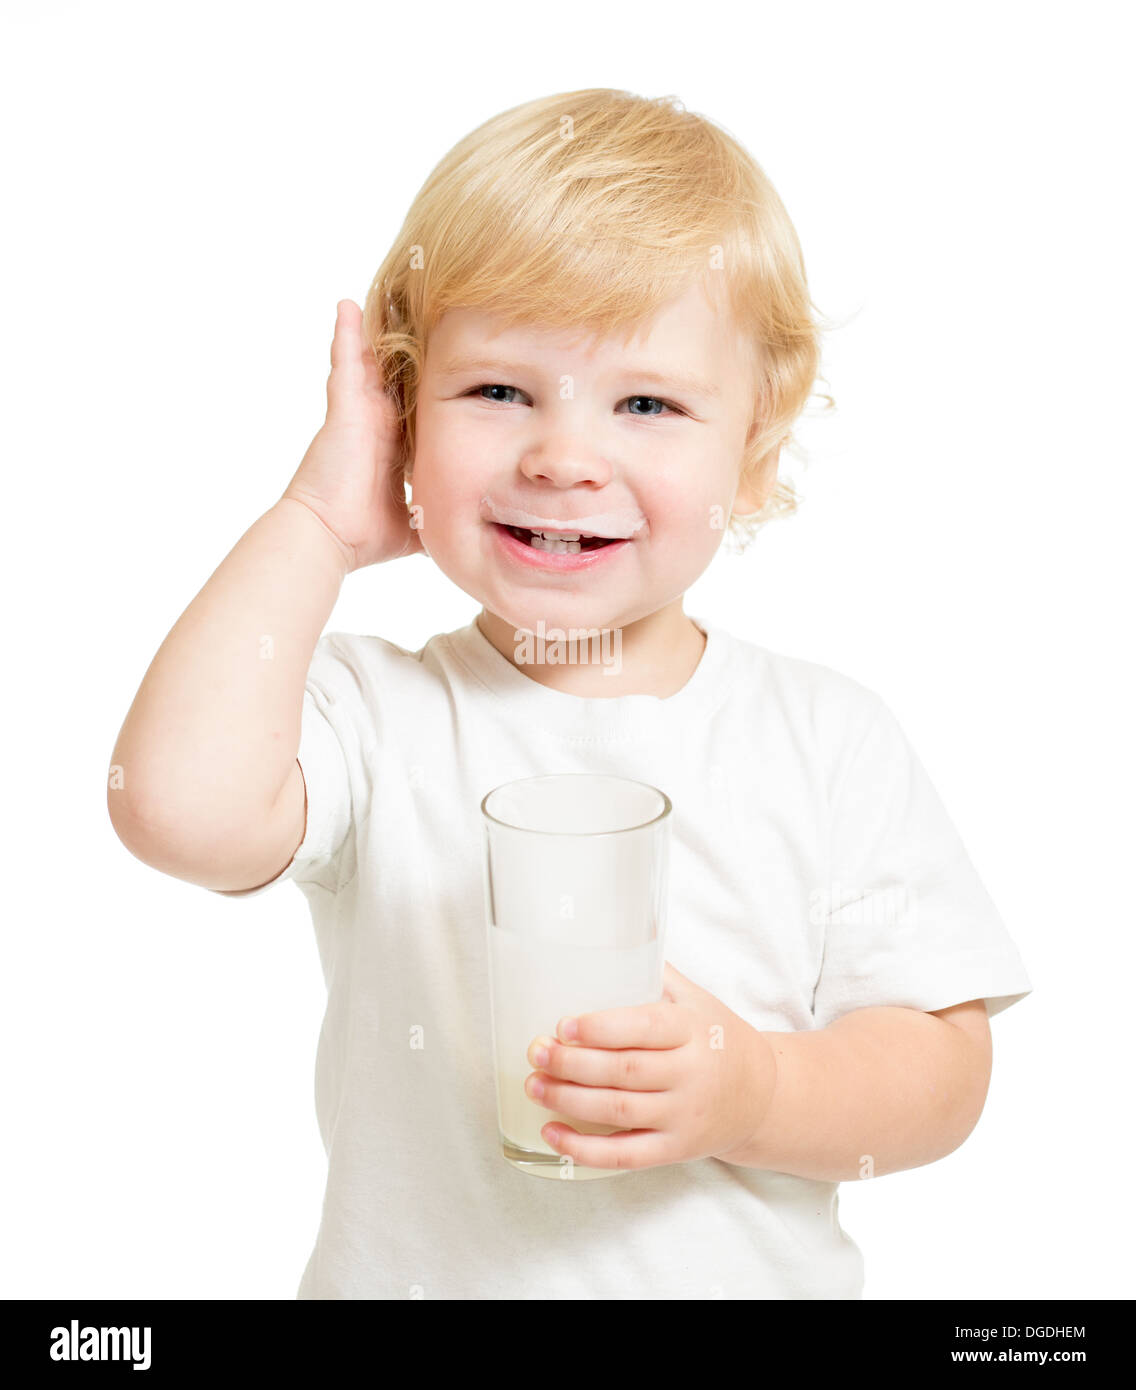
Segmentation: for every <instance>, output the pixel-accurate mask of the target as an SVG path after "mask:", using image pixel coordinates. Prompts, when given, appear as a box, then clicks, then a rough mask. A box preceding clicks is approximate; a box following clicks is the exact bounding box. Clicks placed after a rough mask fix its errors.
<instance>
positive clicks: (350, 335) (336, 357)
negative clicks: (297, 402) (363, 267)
mask: <svg viewBox="0 0 1136 1390" xmlns="http://www.w3.org/2000/svg"><path fill="white" fill-rule="evenodd" d="M362 337H363V311H362V310H361V309H360V308H359V306H358V304H356V303H355V302H354V300H351V299H341V300H340V301H339V303H338V304H337V305H336V306H335V334H334V336H333V338H332V340H331V374H330V376H329V377H328V379H327V413H328V415H331V414H332V413H333V412H334V411H336V410H339V409H342V408H343V407H344V406H345V405H348V404H349V403H350V401H351V400H352V399H353V398H355V397H357V396H358V395H359V393H360V392H361V391H362V389H363V381H364V369H363V343H362Z"/></svg>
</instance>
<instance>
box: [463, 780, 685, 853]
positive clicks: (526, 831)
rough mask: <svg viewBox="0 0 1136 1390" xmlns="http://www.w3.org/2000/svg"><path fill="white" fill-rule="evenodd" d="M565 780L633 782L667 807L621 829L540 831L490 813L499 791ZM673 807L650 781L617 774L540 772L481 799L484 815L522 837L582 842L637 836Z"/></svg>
mask: <svg viewBox="0 0 1136 1390" xmlns="http://www.w3.org/2000/svg"><path fill="white" fill-rule="evenodd" d="M565 777H590V778H592V780H593V781H600V780H602V781H607V782H629V783H630V784H631V785H632V786H634V787H644V788H646V790H647V791H650V792H654V793H655V795H656V796H658V797H661V798H662V802H663V806H662V810H660V811H659V813H658V815H656V816H652V817H651V819H650V820H645V821H640V822H639V824H638V825H625V826H623V828H622V829H620V830H537V829H535V828H533V827H532V826H528V825H513V824H512V823H511V822H510V821H507V820H501V819H500V818H499V817H497V816H495V815H494V814H493V813H492V811H488V810H486V802H487V801H488V800H489V798H490V797H491V796H493V795H494V794H495V793H496V792H499V791H503V790H504V789H505V788H506V787H517V786H520V785H522V784H523V783H525V782H551V781H560V780H562V779H563V778H565ZM672 809H673V807H672V805H671V799H670V797H669V796H668V795H667V794H666V792H664V791H660V790H659V788H658V787H653V786H652V785H651V783H650V782H640V781H638V779H636V778H634V777H620V776H619V774H618V773H615V772H538V773H537V774H536V775H535V776H534V777H515V778H513V779H512V780H511V781H508V782H501V783H500V784H499V785H498V786H496V787H493V788H492V790H490V791H487V792H486V793H485V795H484V796H483V797H482V798H481V814H482V816H483V817H484V818H485V819H486V820H487V821H491V822H492V823H493V824H494V825H499V826H500V827H501V828H502V829H503V830H515V831H516V832H517V833H518V834H520V835H560V836H566V835H567V836H572V837H573V838H577V839H582V838H583V837H584V836H587V835H633V834H635V832H636V831H638V830H648V829H650V827H651V826H652V825H657V824H658V823H659V822H660V821H662V820H665V819H666V818H667V816H669V815H670V813H671V811H672Z"/></svg>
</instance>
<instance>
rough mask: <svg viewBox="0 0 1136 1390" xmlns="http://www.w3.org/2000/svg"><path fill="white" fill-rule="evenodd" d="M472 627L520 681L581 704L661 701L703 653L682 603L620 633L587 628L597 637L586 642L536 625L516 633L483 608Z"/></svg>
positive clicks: (674, 690)
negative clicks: (632, 698)
mask: <svg viewBox="0 0 1136 1390" xmlns="http://www.w3.org/2000/svg"><path fill="white" fill-rule="evenodd" d="M476 621H477V626H478V628H479V629H480V631H481V633H482V635H483V636H484V637H485V638H486V639H487V641H489V642H490V643H491V644H492V645H493V646H494V647H495V648H496V649H497V651H499V652H500V653H501V655H502V656H503V657H505V658H506V660H508V661H510V662H512V664H513V665H514V666H515V667H516V668H517V670H518V671H520V672H521V673H522V675H525V676H527V677H528V678H529V679H530V680H534V681H536V682H537V684H538V685H544V686H547V687H548V688H549V689H550V690H558V691H560V692H561V693H562V694H565V695H578V696H581V697H584V698H587V699H601V700H602V699H610V698H613V697H615V696H618V695H655V696H657V697H658V698H660V699H666V698H667V697H668V696H671V695H674V694H677V692H678V691H680V690H681V689H682V688H683V686H684V685H686V683H687V681H689V680H690V678H691V676H692V675H693V674H694V672H695V669H696V668H697V666H698V663H699V661H700V660H701V659H702V653H703V651H704V650H705V647H706V638H705V636H704V635H703V633H702V631H701V630H700V629H699V628H698V627H696V626H695V624H694V623H693V622H692V620H691V619H690V618H689V617H688V616H687V615H686V614H685V613H684V612H683V611H682V600H681V599H677V600H676V601H675V602H674V603H673V604H669V605H668V606H667V607H666V608H661V609H659V611H658V612H657V613H651V614H649V615H648V616H647V617H645V618H639V619H638V620H636V621H635V622H633V623H628V624H627V625H626V626H625V627H615V628H600V629H590V630H591V631H592V632H594V633H596V634H597V635H596V636H594V637H593V638H592V639H590V640H589V639H588V638H586V637H584V638H577V639H575V640H572V641H569V640H568V639H567V637H566V636H565V637H564V638H563V640H557V639H558V637H559V635H560V634H561V633H564V632H565V631H566V630H565V629H557V628H555V627H553V626H552V625H551V624H546V625H544V626H543V627H542V626H541V625H540V624H539V623H538V624H537V626H536V627H533V628H522V627H516V626H514V624H512V623H510V622H507V621H506V620H505V619H504V618H501V617H499V616H498V615H497V614H495V613H491V612H489V610H488V609H486V608H483V609H482V610H481V612H480V613H479V614H478V615H477V619H476ZM580 630H581V629H578V628H576V629H568V631H573V632H579V631H580ZM542 638H543V641H542V640H541V639H542Z"/></svg>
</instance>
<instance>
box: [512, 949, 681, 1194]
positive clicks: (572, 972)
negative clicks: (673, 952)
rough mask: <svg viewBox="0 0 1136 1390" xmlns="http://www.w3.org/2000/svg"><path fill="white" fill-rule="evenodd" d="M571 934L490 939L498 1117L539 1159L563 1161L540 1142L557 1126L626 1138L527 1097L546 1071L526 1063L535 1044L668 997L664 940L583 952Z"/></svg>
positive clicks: (521, 1145)
mask: <svg viewBox="0 0 1136 1390" xmlns="http://www.w3.org/2000/svg"><path fill="white" fill-rule="evenodd" d="M570 931H571V927H566V928H564V929H563V930H562V931H560V932H556V931H551V932H550V931H526V932H516V931H510V930H507V929H505V928H502V927H491V928H490V931H489V939H490V972H489V976H490V988H491V1002H492V1012H493V1035H494V1046H495V1051H496V1058H495V1060H496V1067H497V1117H498V1121H499V1123H500V1126H501V1133H502V1134H503V1135H504V1137H505V1138H506V1139H508V1140H510V1141H511V1142H512V1143H513V1144H515V1145H516V1146H517V1147H518V1148H521V1149H527V1150H529V1151H530V1152H535V1153H539V1154H553V1155H555V1153H556V1151H555V1149H551V1148H549V1146H548V1145H547V1144H546V1143H545V1142H544V1140H543V1139H542V1138H541V1135H540V1131H541V1127H542V1126H543V1125H546V1124H548V1123H549V1121H550V1120H562V1121H564V1123H565V1124H569V1125H571V1126H572V1128H573V1129H576V1130H579V1131H580V1133H581V1134H616V1133H618V1132H619V1130H618V1129H617V1127H615V1126H612V1125H599V1124H592V1123H590V1122H589V1121H586V1120H580V1119H578V1118H576V1117H574V1116H571V1115H561V1114H558V1113H556V1112H555V1111H552V1110H549V1109H546V1108H545V1106H543V1105H541V1104H540V1103H539V1102H537V1101H535V1100H531V1099H530V1098H529V1096H528V1095H526V1093H525V1086H524V1083H525V1078H526V1077H527V1076H528V1075H529V1074H530V1073H532V1072H534V1071H539V1070H540V1068H539V1067H534V1066H533V1065H532V1064H531V1063H530V1062H529V1060H528V1057H527V1056H526V1053H527V1052H528V1049H529V1045H530V1043H531V1042H532V1040H533V1039H534V1038H535V1037H537V1036H539V1035H540V1034H545V1035H546V1036H548V1037H550V1038H555V1037H556V1025H557V1024H558V1023H559V1021H560V1020H561V1019H562V1018H565V1017H575V1016H577V1015H579V1014H583V1013H592V1012H594V1011H596V1010H598V1009H614V1008H620V1007H622V1006H624V1005H633V1004H650V1003H654V1002H656V1001H657V1000H659V999H661V998H662V996H663V961H662V952H661V950H660V942H659V941H658V940H655V941H653V942H649V943H647V944H646V945H643V946H631V947H628V946H602V947H596V946H576V945H573V944H571V941H570V939H568V933H570ZM611 1171H618V1170H611Z"/></svg>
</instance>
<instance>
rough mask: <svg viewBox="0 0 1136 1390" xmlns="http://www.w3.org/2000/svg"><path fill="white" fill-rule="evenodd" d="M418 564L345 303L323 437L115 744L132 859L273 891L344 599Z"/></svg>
mask: <svg viewBox="0 0 1136 1390" xmlns="http://www.w3.org/2000/svg"><path fill="white" fill-rule="evenodd" d="M422 550H423V546H422V543H421V540H420V538H419V536H418V533H417V530H416V529H414V528H413V526H412V523H411V517H410V513H409V511H408V510H407V506H406V495H405V490H404V482H403V458H402V448H401V440H400V434H399V428H398V421H397V411H396V404H395V402H394V400H393V399H392V398H391V397H390V396H388V395H387V393H386V390H385V389H384V387H383V384H382V381H381V380H380V378H379V372H378V367H377V363H376V359H375V356H374V353H373V352H372V350H371V348H370V346H369V345H368V344H367V343H366V342H365V341H364V336H363V331H362V314H361V312H360V309H359V306H358V305H357V304H355V303H354V302H353V301H352V300H349V299H344V300H340V302H339V304H338V305H337V306H336V320H335V334H334V337H333V339H332V344H331V373H330V375H329V376H328V381H327V418H326V419H325V421H324V424H323V426H322V428H321V429H320V430H319V432H318V433H317V434H316V437H315V438H314V439H313V440H312V442H311V445H310V446H309V448H308V451H307V453H306V454H305V455H304V458H303V461H302V463H301V464H300V467H299V469H298V470H297V471H296V473H295V475H294V477H293V478H292V481H291V482H290V483H289V485H288V487H287V488H286V489H285V492H284V495H283V497H281V498H280V500H279V501H278V502H277V503H276V505H275V506H274V507H272V508H271V510H269V511H267V512H265V514H264V515H263V516H262V517H261V518H260V519H259V520H258V521H256V522H255V523H254V524H253V525H252V526H250V527H249V529H248V530H247V531H246V532H245V534H244V535H243V536H242V537H241V539H240V540H239V541H238V542H237V544H236V545H235V546H234V547H233V549H232V550H231V551H230V553H229V554H228V555H227V556H226V557H225V559H224V560H223V561H222V562H221V564H220V565H219V566H218V567H217V569H216V570H215V571H214V573H213V575H212V577H211V578H210V580H209V582H208V583H207V584H206V585H205V587H204V588H203V589H202V590H201V592H200V593H199V594H198V595H197V597H196V598H195V599H194V600H193V602H192V603H191V604H190V605H189V607H188V608H187V609H186V610H185V612H184V613H183V614H182V615H181V617H180V618H179V619H178V621H177V623H176V624H175V625H174V627H173V628H172V629H171V631H170V632H169V634H168V635H167V637H166V640H165V641H164V642H163V643H162V645H161V647H160V648H159V649H158V653H157V655H156V656H155V657H154V660H153V661H152V662H151V664H150V669H149V670H148V671H147V672H146V676H145V678H144V680H143V681H142V685H141V687H140V689H139V691H138V694H137V695H136V696H135V697H134V703H133V704H132V705H131V707H130V710H129V712H128V714H127V716H126V721H125V723H124V724H123V726H122V729H121V731H120V733H119V735H118V742H117V743H116V745H115V749H114V753H113V754H112V757H111V764H112V766H111V776H110V779H109V782H108V787H107V807H108V809H109V811H110V817H111V821H112V823H113V825H114V828H115V831H116V833H117V834H118V837H119V839H120V840H122V842H123V844H125V845H126V847H127V849H129V850H130V851H131V853H132V854H134V855H136V856H137V857H138V858H139V859H142V860H144V861H145V862H146V863H148V864H151V865H152V866H153V867H154V868H156V869H160V870H162V872H163V873H168V874H172V875H173V876H174V877H176V878H183V879H188V880H189V881H190V882H192V883H199V884H201V885H202V886H204V887H206V888H215V889H220V890H222V891H226V890H232V889H240V888H249V887H259V886H260V884H262V883H267V882H268V881H269V880H270V879H273V878H275V877H276V875H277V874H278V873H279V872H280V871H281V870H282V869H283V868H284V867H285V866H286V865H287V864H288V862H289V861H290V860H291V858H292V856H293V855H294V854H295V852H296V850H297V849H298V848H299V844H300V840H301V838H302V836H303V832H304V809H305V796H304V792H305V788H304V780H303V777H302V775H301V770H300V766H299V764H298V762H297V753H298V750H299V744H300V732H301V720H302V716H303V702H304V685H305V682H306V680H307V674H308V669H309V667H310V666H311V661H312V656H313V654H314V652H315V648H316V643H317V642H318V641H319V636H320V633H321V632H322V631H323V628H324V625H325V624H326V622H327V620H328V618H329V616H330V614H331V610H332V608H333V607H334V606H335V600H336V597H337V595H338V594H339V589H340V586H341V585H342V583H343V580H344V578H345V577H346V575H348V574H349V573H351V572H352V571H353V570H356V569H361V568H362V567H363V566H365V565H373V564H381V563H383V562H384V561H386V560H391V559H397V558H398V557H399V556H402V555H413V554H415V553H419V552H422Z"/></svg>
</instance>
